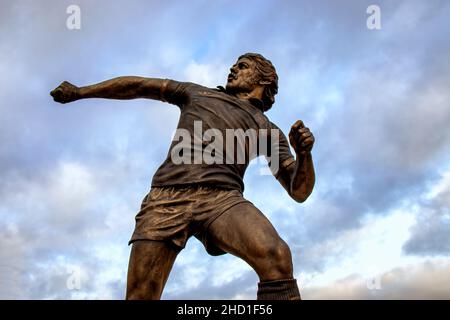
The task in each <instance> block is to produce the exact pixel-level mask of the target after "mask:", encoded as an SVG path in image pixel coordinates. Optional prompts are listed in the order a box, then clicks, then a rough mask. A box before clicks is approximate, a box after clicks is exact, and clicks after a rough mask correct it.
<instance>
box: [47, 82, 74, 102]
mask: <svg viewBox="0 0 450 320" xmlns="http://www.w3.org/2000/svg"><path fill="white" fill-rule="evenodd" d="M50 95H51V96H52V97H53V100H55V101H56V102H59V103H68V102H72V101H75V100H78V99H79V88H78V87H77V86H74V85H73V84H71V83H70V82H67V81H64V82H63V83H61V84H60V85H59V86H58V87H56V88H55V89H54V90H53V91H52V92H50Z"/></svg>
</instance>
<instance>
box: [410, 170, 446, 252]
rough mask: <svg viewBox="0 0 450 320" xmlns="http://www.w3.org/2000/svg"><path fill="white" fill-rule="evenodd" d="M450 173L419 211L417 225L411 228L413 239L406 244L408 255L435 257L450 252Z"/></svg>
mask: <svg viewBox="0 0 450 320" xmlns="http://www.w3.org/2000/svg"><path fill="white" fill-rule="evenodd" d="M449 208H450V173H449V172H448V171H447V172H445V173H444V174H443V176H442V178H441V180H440V181H439V182H438V183H437V184H436V185H435V186H434V187H433V188H432V190H431V191H430V192H429V193H428V194H427V197H426V198H425V199H424V200H423V201H422V203H421V204H420V206H419V207H418V209H417V211H419V214H418V218H417V223H416V224H415V225H414V226H412V228H411V237H410V239H408V241H407V242H406V243H405V244H404V246H403V249H404V251H405V252H406V253H407V254H413V255H414V254H415V255H424V256H433V255H448V254H449V252H450V209H449Z"/></svg>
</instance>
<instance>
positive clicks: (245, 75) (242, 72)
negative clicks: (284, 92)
mask: <svg viewBox="0 0 450 320" xmlns="http://www.w3.org/2000/svg"><path fill="white" fill-rule="evenodd" d="M257 86H259V84H258V71H257V70H256V64H255V62H254V61H253V60H250V59H248V58H241V59H239V60H238V61H237V62H236V63H235V64H234V65H233V66H232V67H231V68H230V74H229V75H228V81H227V90H228V91H232V92H251V91H253V89H254V88H255V87H257Z"/></svg>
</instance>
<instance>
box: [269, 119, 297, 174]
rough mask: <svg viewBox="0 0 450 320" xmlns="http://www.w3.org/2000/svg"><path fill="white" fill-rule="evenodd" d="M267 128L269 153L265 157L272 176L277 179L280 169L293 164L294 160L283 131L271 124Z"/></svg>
mask: <svg viewBox="0 0 450 320" xmlns="http://www.w3.org/2000/svg"><path fill="white" fill-rule="evenodd" d="M269 127H270V130H269V133H268V137H269V152H268V154H267V156H266V157H267V160H268V164H269V167H270V170H271V171H272V174H273V175H274V176H275V177H277V176H278V174H279V170H280V169H281V168H283V169H285V168H287V167H289V166H291V165H293V164H295V158H294V156H293V155H292V153H291V149H290V146H289V142H288V139H287V138H286V136H285V134H284V133H283V131H281V129H280V128H278V127H277V126H276V125H275V124H274V123H272V122H270V126H269Z"/></svg>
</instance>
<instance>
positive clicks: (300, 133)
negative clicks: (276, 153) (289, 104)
mask: <svg viewBox="0 0 450 320" xmlns="http://www.w3.org/2000/svg"><path fill="white" fill-rule="evenodd" d="M314 141H315V140H314V136H313V134H312V133H311V131H309V128H307V127H305V125H304V124H303V121H302V120H297V121H296V122H295V123H294V125H293V126H292V127H291V131H290V132H289V142H290V143H291V146H292V147H293V148H294V150H295V152H296V153H297V154H304V153H307V152H311V149H312V147H313V145H314Z"/></svg>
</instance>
